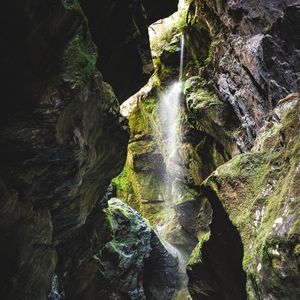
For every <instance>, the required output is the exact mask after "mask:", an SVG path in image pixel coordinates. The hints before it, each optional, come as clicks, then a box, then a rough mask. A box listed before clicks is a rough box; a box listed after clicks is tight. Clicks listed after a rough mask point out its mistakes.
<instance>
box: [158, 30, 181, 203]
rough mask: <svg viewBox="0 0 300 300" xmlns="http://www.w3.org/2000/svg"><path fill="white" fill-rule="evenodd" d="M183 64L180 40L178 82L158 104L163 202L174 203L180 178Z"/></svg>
mask: <svg viewBox="0 0 300 300" xmlns="http://www.w3.org/2000/svg"><path fill="white" fill-rule="evenodd" d="M183 62H184V38H183V36H181V40H180V65H179V66H180V67H179V78H178V81H175V82H173V83H172V84H171V85H170V86H169V87H168V88H167V90H166V92H165V94H164V95H163V97H162V99H161V102H160V110H159V118H160V124H161V128H162V135H163V140H164V141H165V147H164V148H165V149H164V158H165V162H166V178H165V181H166V191H165V195H164V198H165V201H166V202H169V203H170V202H171V203H172V202H174V199H173V197H176V191H178V186H176V183H175V182H176V180H175V179H176V178H179V177H180V176H181V169H180V163H179V157H178V147H177V146H178V142H179V138H180V137H179V110H180V98H181V89H182V74H183Z"/></svg>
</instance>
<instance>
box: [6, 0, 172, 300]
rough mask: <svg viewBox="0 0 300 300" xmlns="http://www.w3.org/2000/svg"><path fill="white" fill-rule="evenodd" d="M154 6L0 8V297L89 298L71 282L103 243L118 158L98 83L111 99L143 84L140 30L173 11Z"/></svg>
mask: <svg viewBox="0 0 300 300" xmlns="http://www.w3.org/2000/svg"><path fill="white" fill-rule="evenodd" d="M81 5H82V6H81ZM162 7H163V10H162V11H158V9H157V3H156V2H153V3H152V2H151V3H150V2H149V1H145V3H144V2H143V1H126V2H124V1H101V0H99V1H89V2H87V1H81V2H80V3H79V2H78V1H76V0H75V1H60V0H56V1H52V0H51V1H50V0H47V1H42V2H39V3H37V2H36V1H31V0H26V1H19V0H13V1H8V2H3V3H1V4H0V8H1V9H0V11H1V12H0V19H1V24H2V25H3V26H2V27H1V36H2V45H3V47H1V50H0V51H1V58H0V60H1V130H0V144H1V147H0V148H1V150H0V159H1V170H0V177H1V179H0V186H1V188H0V194H1V202H0V215H1V221H0V232H1V234H0V236H1V238H0V242H1V245H3V246H2V247H1V250H0V254H1V255H0V256H1V258H0V264H1V271H0V289H1V292H0V293H1V298H3V299H30V300H33V299H37V300H41V299H47V298H48V295H49V297H50V299H62V298H63V295H65V296H66V298H67V299H75V298H76V297H75V298H70V295H71V294H72V295H73V294H74V295H77V291H78V289H79V290H80V297H83V298H85V299H88V298H89V299H95V297H96V295H93V294H92V293H91V290H92V287H91V286H89V285H88V284H86V285H85V282H84V280H83V281H81V282H80V285H75V284H74V283H75V282H78V281H76V280H77V279H79V278H82V277H81V274H80V272H78V270H79V266H80V265H82V264H83V262H84V261H90V260H91V259H92V256H93V255H94V254H95V253H96V252H97V251H99V249H100V248H101V247H103V245H104V244H105V242H106V241H107V239H106V234H105V231H104V232H103V228H102V226H104V223H103V222H104V219H105V217H104V213H103V212H102V208H103V207H105V206H107V201H106V199H105V198H104V194H105V191H106V189H107V186H108V185H109V183H110V180H111V179H112V178H113V177H115V176H116V175H117V174H118V173H119V172H120V171H121V169H122V167H123V164H124V162H125V158H126V152H127V142H128V127H127V122H126V120H125V119H124V118H122V117H121V115H120V114H119V102H118V100H117V98H116V96H115V93H114V91H113V89H112V88H111V86H110V84H111V85H112V86H113V87H114V88H115V90H116V93H117V95H118V96H119V99H120V100H123V98H124V97H126V95H128V94H130V93H133V92H134V91H136V90H138V88H139V87H140V85H141V84H142V83H143V82H145V81H146V80H147V78H149V76H150V75H151V72H152V68H153V67H152V61H151V56H150V48H149V42H148V32H147V30H146V29H147V26H148V24H149V23H150V22H153V21H154V20H156V19H158V18H161V17H163V16H167V15H168V14H169V13H171V12H172V11H173V10H175V8H176V1H166V2H165V3H164V4H162ZM103 13H105V14H106V19H103V18H101V15H103ZM99 19H101V22H100V23H99ZM108 32H109V33H110V34H109V35H107V33H108ZM98 34H99V35H98ZM120 37H121V38H120ZM120 61H122V62H124V63H123V64H120V63H119V62H120ZM100 72H101V73H100ZM124 74H126V76H125V75H124ZM129 74H130V75H129ZM103 76H104V79H105V81H104V79H103ZM125 77H126V78H128V79H129V81H128V82H125V81H122V84H121V83H120V81H121V79H122V78H125ZM107 82H108V83H107ZM101 233H103V234H101ZM97 237H99V239H98V238H97ZM4 245H5V246H4ZM92 265H93V264H92ZM90 270H93V271H94V272H95V273H94V274H92V276H94V277H95V278H97V276H100V275H99V274H100V273H99V272H98V269H96V268H95V267H94V266H93V267H91V269H90ZM55 273H57V275H58V276H57V275H55ZM85 280H87V282H90V281H89V279H88V278H85ZM99 285H101V278H100V279H99ZM62 288H64V291H63V290H62ZM59 289H60V290H59ZM51 290H52V291H51ZM96 290H97V289H96ZM50 291H51V293H50ZM49 293H50V294H49ZM78 293H79V292H78ZM87 293H89V294H87ZM88 295H89V296H88ZM81 299H82V298H81Z"/></svg>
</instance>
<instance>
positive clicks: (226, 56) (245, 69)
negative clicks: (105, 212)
mask: <svg viewBox="0 0 300 300" xmlns="http://www.w3.org/2000/svg"><path fill="white" fill-rule="evenodd" d="M299 13H300V6H299V2H298V1H264V2H261V1H255V0H254V1H209V0H207V1H198V0H195V1H188V7H187V10H186V11H182V13H181V14H180V15H179V17H178V18H177V20H176V21H175V23H174V22H173V23H172V24H171V25H169V27H168V28H167V29H165V30H164V32H163V33H162V34H160V36H159V37H158V38H157V39H155V40H153V43H152V50H153V53H154V55H155V57H154V63H155V75H154V77H152V80H151V81H150V82H149V84H148V86H147V88H146V89H144V90H143V91H141V92H140V93H139V94H138V95H137V96H136V107H135V108H134V109H133V111H132V112H131V114H130V116H129V126H130V128H131V137H130V140H129V146H128V156H127V162H126V164H125V168H124V170H123V172H122V173H121V175H120V176H119V177H118V178H117V179H115V181H114V182H115V184H116V187H117V191H118V195H119V196H120V197H121V198H122V199H124V200H125V201H127V202H128V203H130V205H132V206H134V207H136V209H138V210H139V211H140V212H141V213H142V214H143V215H144V216H145V217H147V218H148V219H149V220H150V221H151V222H152V224H155V225H157V224H158V228H160V227H161V226H164V225H165V224H166V223H168V225H167V227H168V228H167V230H166V232H165V234H166V237H167V239H168V240H169V241H170V242H171V243H172V244H173V245H175V246H176V247H177V248H178V249H180V250H181V251H182V252H183V253H184V254H185V255H186V254H188V253H190V254H191V256H190V258H189V265H188V276H189V284H188V286H189V291H190V294H191V296H192V298H193V299H218V300H219V299H247V298H249V299H297V298H298V297H299V291H298V287H297V281H299V255H298V248H299V232H300V231H299V226H298V225H299V224H298V223H299V196H297V187H298V186H299V185H300V182H299V178H298V175H297V174H298V165H299V157H298V150H297V148H298V139H299V124H298V123H299V122H298V121H299V116H298V114H299V104H298V102H299V94H297V92H299V90H300V86H299V83H300V81H299V80H300V77H299V70H300V69H299V53H300V44H299V41H300V35H299V32H300V31H299V25H300V24H299V20H300V18H299ZM181 35H183V36H184V39H185V44H186V45H185V51H186V54H185V60H184V72H183V82H182V95H181V108H180V117H179V118H180V120H179V124H180V125H179V127H180V132H181V133H180V135H181V138H180V141H179V142H178V143H177V151H178V156H177V157H178V158H177V161H176V162H174V164H175V165H176V166H177V167H175V168H174V169H173V176H174V177H173V178H174V182H173V184H175V183H176V185H178V183H179V184H180V186H181V190H180V192H179V193H178V194H177V196H176V199H174V201H173V202H171V203H170V202H167V203H166V201H165V200H164V197H163V195H164V193H165V190H166V189H168V188H170V187H168V186H166V182H164V178H165V172H166V166H167V162H166V160H165V158H164V149H163V148H164V147H163V145H164V143H165V137H164V136H163V135H162V130H163V129H162V128H161V127H160V125H159V122H158V117H159V105H160V104H159V103H160V99H161V98H162V97H163V95H164V93H165V91H166V90H167V89H168V87H169V86H170V84H172V82H174V81H177V80H178V74H179V58H180V36H181ZM179 168H180V169H181V171H182V173H181V174H179V173H178V172H177V170H178V169H179ZM170 219H171V220H172V221H171V222H170ZM166 220H167V221H166ZM195 245H196V246H195ZM193 247H194V250H193V251H192V248H193ZM191 252H192V253H191ZM179 299H180V298H179Z"/></svg>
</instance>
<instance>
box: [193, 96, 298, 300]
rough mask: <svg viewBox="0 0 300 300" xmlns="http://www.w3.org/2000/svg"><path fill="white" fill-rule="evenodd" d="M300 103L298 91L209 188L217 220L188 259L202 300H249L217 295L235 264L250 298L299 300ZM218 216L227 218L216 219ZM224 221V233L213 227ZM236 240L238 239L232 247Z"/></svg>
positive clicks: (217, 173)
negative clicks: (219, 287) (245, 150)
mask: <svg viewBox="0 0 300 300" xmlns="http://www.w3.org/2000/svg"><path fill="white" fill-rule="evenodd" d="M299 103H300V98H299V94H292V95H289V96H288V97H286V98H284V99H282V100H280V101H279V102H278V105H277V107H276V108H275V110H274V112H273V113H272V115H271V116H270V118H269V121H266V122H265V124H264V126H263V128H262V129H261V131H260V132H259V135H258V138H257V140H256V142H255V144H254V148H253V149H252V151H251V152H248V153H245V154H241V155H238V156H236V157H235V158H233V159H232V160H230V161H229V162H228V163H226V164H225V165H223V166H221V167H219V168H218V169H217V170H216V171H215V172H214V173H212V175H211V176H210V177H209V178H208V179H207V180H206V181H205V182H204V183H203V185H202V191H203V194H204V195H205V196H206V197H207V199H208V200H209V201H210V203H211V205H212V209H213V215H212V223H211V225H210V236H206V237H205V240H203V241H202V242H201V241H200V244H199V248H198V249H197V247H196V248H195V250H194V254H193V255H192V258H191V261H190V267H191V270H190V271H189V277H190V283H189V286H190V290H191V293H192V294H194V295H195V297H196V298H197V297H198V298H197V299H207V296H205V294H208V295H212V296H211V297H213V298H217V299H219V298H220V297H222V299H223V298H224V299H232V298H234V299H244V298H245V295H244V296H242V295H240V296H237V295H235V296H233V294H232V293H234V289H232V290H231V292H230V291H228V294H226V295H225V294H223V295H222V296H220V294H219V296H218V297H219V298H218V297H217V296H216V295H218V294H215V293H219V292H218V288H217V287H218V286H220V285H222V284H221V283H220V282H219V280H221V282H226V281H224V278H226V280H227V279H229V278H230V277H229V274H230V271H229V269H230V270H232V271H233V270H235V269H234V266H238V269H236V270H238V271H239V274H240V275H239V276H238V277H236V278H235V279H233V282H234V283H235V284H236V286H237V287H240V288H245V276H244V275H243V272H242V267H243V270H244V271H245V272H246V273H247V295H248V298H249V299H265V298H275V299H297V298H299V288H298V284H297V282H298V281H299V272H298V271H297V270H298V266H299V259H298V248H299V232H300V230H299V215H298V212H299V203H300V201H299V125H300V124H299ZM275 115H276V116H275ZM220 211H223V213H222V214H223V216H222V215H219V216H217V215H218V212H220ZM222 220H223V221H222ZM226 220H227V221H226ZM225 221H226V222H227V224H228V225H226V226H225V223H224V226H223V225H222V228H223V229H222V228H217V227H216V228H215V227H214V226H217V223H218V222H225ZM225 228H227V229H225ZM223 230H224V231H223ZM230 237H232V238H234V240H232V243H230V245H226V243H227V242H228V241H229V240H230ZM223 239H224V241H223V242H222V240H223ZM228 249H231V250H230V252H227V251H228ZM212 253H214V254H212ZM233 253H236V254H235V255H232V254H233ZM211 255H212V256H211ZM231 259H233V260H231ZM208 270H209V271H208ZM200 272H201V274H205V272H207V273H206V275H203V276H202V275H199V274H200ZM211 272H214V273H211ZM225 274H226V275H225ZM222 278H223V279H222ZM216 283H217V284H216ZM226 286H227V284H226ZM229 286H230V287H232V286H234V284H233V283H231V284H230V285H229ZM199 287H200V289H198V288H199ZM223 291H226V288H224V289H223ZM241 291H242V290H241ZM220 299H221V298H220Z"/></svg>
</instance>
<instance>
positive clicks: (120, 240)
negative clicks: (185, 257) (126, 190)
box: [94, 199, 178, 299]
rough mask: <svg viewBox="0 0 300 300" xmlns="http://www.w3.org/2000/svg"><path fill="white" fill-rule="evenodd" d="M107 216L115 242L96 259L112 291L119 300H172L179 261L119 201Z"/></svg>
mask: <svg viewBox="0 0 300 300" xmlns="http://www.w3.org/2000/svg"><path fill="white" fill-rule="evenodd" d="M106 214H107V218H108V219H107V220H108V222H109V226H111V230H112V237H113V239H112V240H111V241H110V242H109V243H107V244H106V245H105V246H104V247H103V248H102V249H100V251H99V252H98V253H96V254H95V256H94V258H95V259H96V261H97V263H98V264H99V265H100V271H101V273H102V275H103V276H104V278H105V280H106V282H107V284H108V285H109V286H111V290H113V291H114V293H117V294H119V295H120V299H123V297H126V299H161V298H163V299H171V297H172V295H173V293H174V290H175V286H176V283H177V277H178V273H177V268H178V260H177V258H176V257H174V256H173V255H172V254H171V253H169V252H168V251H167V250H166V248H165V247H164V245H163V243H162V242H161V241H160V240H159V238H158V237H157V235H156V234H155V233H154V231H153V230H152V229H151V227H150V226H149V225H148V224H147V223H146V222H145V221H144V220H143V219H142V218H141V216H140V215H139V214H138V213H137V212H136V211H134V210H133V209H132V208H130V207H129V206H127V205H126V204H124V203H122V202H121V201H120V200H117V199H112V200H110V202H109V208H108V209H107V210H106ZM106 297H110V296H109V294H107V295H106Z"/></svg>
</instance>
